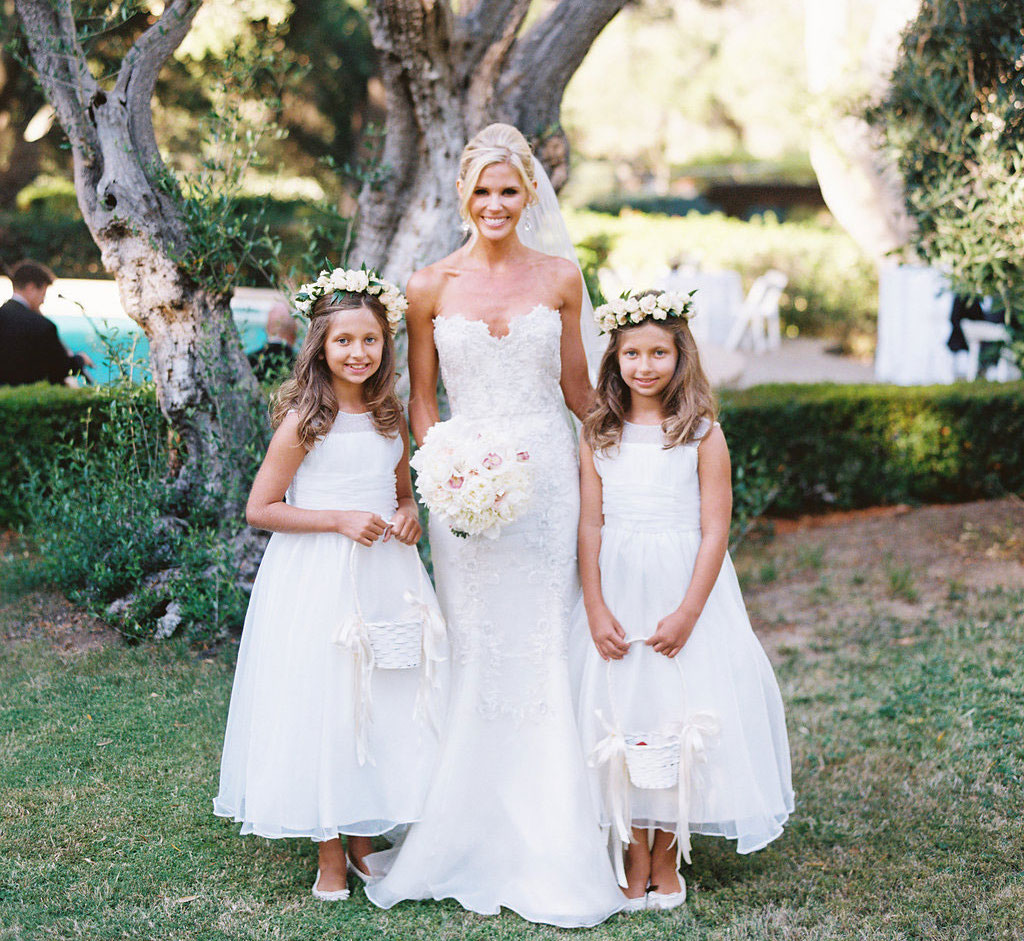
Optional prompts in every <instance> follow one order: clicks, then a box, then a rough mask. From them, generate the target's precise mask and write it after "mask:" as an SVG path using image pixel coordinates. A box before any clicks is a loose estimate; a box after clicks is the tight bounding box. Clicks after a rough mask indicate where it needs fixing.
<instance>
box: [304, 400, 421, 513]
mask: <svg viewBox="0 0 1024 941" xmlns="http://www.w3.org/2000/svg"><path fill="white" fill-rule="evenodd" d="M403 447H404V446H403V444H402V439H401V437H400V436H396V437H394V438H385V437H384V436H383V435H380V434H378V433H377V430H376V428H374V425H373V420H372V419H371V418H370V415H369V413H368V412H366V413H363V414H361V415H351V414H348V413H347V412H339V413H338V417H337V418H336V419H335V420H334V425H333V426H332V427H331V430H330V432H328V433H327V434H326V435H324V437H323V438H321V439H320V440H319V441H317V443H316V444H315V445H314V446H313V448H312V449H311V450H310V452H309V453H308V454H307V455H306V456H305V458H303V460H302V463H301V464H300V465H299V469H298V470H297V471H296V472H295V476H294V477H293V478H292V482H291V485H290V486H289V487H288V493H287V495H286V497H285V499H286V500H287V502H288V503H290V504H291V505H292V506H299V507H303V508H304V509H307V510H368V511H371V512H373V513H379V514H380V515H381V516H383V517H384V518H385V519H390V518H391V517H392V516H393V515H394V513H395V509H396V508H397V506H398V500H397V497H396V493H395V466H396V465H397V464H398V462H399V460H401V457H402V451H403Z"/></svg>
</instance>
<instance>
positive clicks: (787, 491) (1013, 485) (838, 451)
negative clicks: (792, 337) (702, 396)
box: [722, 383, 1024, 513]
mask: <svg viewBox="0 0 1024 941" xmlns="http://www.w3.org/2000/svg"><path fill="white" fill-rule="evenodd" d="M722 399H723V401H722V413H723V415H722V426H723V428H724V429H725V432H726V436H727V437H728V440H729V447H730V449H731V451H732V456H733V463H734V465H738V466H740V467H743V466H745V465H746V464H747V463H748V462H749V459H750V456H751V455H756V457H757V459H758V460H761V461H766V462H767V463H768V465H769V466H770V467H772V468H773V469H774V472H775V474H776V477H777V481H778V485H779V492H778V495H777V496H776V498H775V500H774V502H773V508H774V509H775V510H776V511H779V512H783V513H797V512H801V511H811V510H821V509H825V508H829V507H834V508H856V507H867V506H876V505H881V504H891V503H900V502H905V501H909V502H935V503H954V502H959V501H964V500H973V499H981V498H984V497H992V496H996V495H998V494H1001V493H1004V492H1006V491H1011V492H1020V491H1022V490H1024V449H1022V448H1021V446H1020V445H1021V442H1022V441H1024V383H1006V384H989V383H971V384H966V383H961V384H958V385H953V386H934V387H920V386H917V387H910V388H904V387H899V386H839V385H831V384H828V385H825V384H823V385H773V386H759V387H756V388H753V389H746V390H744V391H742V392H729V393H727V394H725V395H723V396H722Z"/></svg>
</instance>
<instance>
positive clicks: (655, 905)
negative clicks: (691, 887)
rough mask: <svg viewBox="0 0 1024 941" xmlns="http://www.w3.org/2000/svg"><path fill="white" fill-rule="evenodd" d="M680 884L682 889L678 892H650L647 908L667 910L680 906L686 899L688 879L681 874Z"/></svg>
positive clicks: (657, 910)
mask: <svg viewBox="0 0 1024 941" xmlns="http://www.w3.org/2000/svg"><path fill="white" fill-rule="evenodd" d="M679 884H680V885H681V886H682V889H681V890H680V891H678V892H667V893H662V892H648V893H647V910H648V911H655V912H665V911H668V910H669V909H670V908H679V906H680V905H682V904H683V903H684V902H685V901H686V880H685V879H684V878H683V877H682V876H680V877H679Z"/></svg>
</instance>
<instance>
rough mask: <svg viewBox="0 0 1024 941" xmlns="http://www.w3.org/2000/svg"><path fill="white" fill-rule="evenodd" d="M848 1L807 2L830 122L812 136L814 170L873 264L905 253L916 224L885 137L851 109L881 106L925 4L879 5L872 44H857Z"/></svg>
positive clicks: (810, 57) (816, 76)
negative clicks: (883, 144) (905, 38)
mask: <svg viewBox="0 0 1024 941" xmlns="http://www.w3.org/2000/svg"><path fill="white" fill-rule="evenodd" d="M849 7H850V4H849V0H805V24H806V29H805V42H806V48H807V75H808V84H809V86H810V91H811V93H812V94H813V95H815V96H816V98H817V100H818V105H819V108H820V109H821V111H822V112H823V113H824V119H823V120H821V121H819V122H817V123H816V126H815V130H813V131H812V133H811V141H810V155H811V164H812V166H813V167H814V172H815V174H816V176H817V178H818V184H819V185H820V187H821V193H822V196H823V197H824V198H825V203H826V204H827V205H828V208H829V209H830V210H831V212H832V214H833V215H834V216H835V217H836V220H837V221H838V222H839V224H840V225H841V226H842V227H843V228H844V229H846V231H847V232H849V234H850V235H851V237H852V238H853V239H854V241H855V242H857V244H858V245H859V246H860V247H861V249H862V250H863V251H864V252H865V254H867V255H868V256H869V257H871V258H874V259H875V261H876V262H879V263H881V262H882V261H883V259H885V258H886V256H888V255H889V254H890V253H892V252H900V251H904V250H907V251H909V249H906V246H907V244H908V242H909V240H910V236H911V233H912V232H913V223H912V221H911V219H910V217H909V215H908V214H907V211H906V207H905V204H904V194H903V184H902V181H901V180H900V177H899V174H898V173H897V171H896V168H895V167H894V166H892V164H891V162H890V161H889V160H888V159H887V157H886V155H885V154H884V153H883V152H882V151H881V148H880V138H879V135H878V134H877V133H876V132H875V130H874V129H872V128H871V127H870V126H869V125H868V124H867V122H866V121H865V120H864V119H863V118H862V117H860V116H859V115H858V114H855V113H853V112H852V110H851V105H850V102H851V101H852V100H855V99H857V98H858V97H862V96H866V97H867V98H868V99H869V100H877V99H878V98H879V97H880V96H881V94H882V92H883V91H884V89H885V86H886V85H887V84H888V81H889V78H890V76H891V75H892V71H893V68H894V67H895V64H896V55H897V52H898V50H899V43H900V36H901V33H902V31H903V29H904V28H905V27H906V26H907V24H908V23H909V22H910V21H911V20H912V19H913V18H914V17H915V16H916V15H917V11H918V8H919V7H920V0H875V2H874V10H873V13H872V14H871V15H872V23H871V29H870V32H869V35H868V39H867V42H866V43H862V44H858V43H857V41H856V37H857V36H858V30H857V29H855V28H854V24H853V23H852V22H851V10H850V9H849Z"/></svg>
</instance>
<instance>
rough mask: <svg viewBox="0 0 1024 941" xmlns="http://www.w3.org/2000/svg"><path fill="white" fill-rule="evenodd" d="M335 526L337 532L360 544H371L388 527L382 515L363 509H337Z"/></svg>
mask: <svg viewBox="0 0 1024 941" xmlns="http://www.w3.org/2000/svg"><path fill="white" fill-rule="evenodd" d="M336 526H337V531H338V532H339V533H341V534H342V535H343V536H348V538H349V539H352V540H353V541H355V542H358V543H359V545H361V546H372V545H373V544H374V543H375V542H376V541H377V540H378V539H380V537H381V536H383V535H384V533H385V532H386V531H387V528H388V524H387V522H386V521H385V520H384V519H383V518H382V517H380V516H378V515H377V514H376V513H367V512H366V511H364V510H341V511H339V512H338V514H337V524H336Z"/></svg>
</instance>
